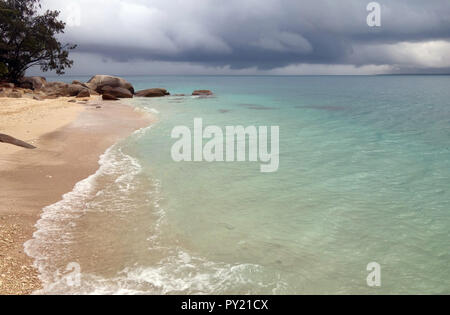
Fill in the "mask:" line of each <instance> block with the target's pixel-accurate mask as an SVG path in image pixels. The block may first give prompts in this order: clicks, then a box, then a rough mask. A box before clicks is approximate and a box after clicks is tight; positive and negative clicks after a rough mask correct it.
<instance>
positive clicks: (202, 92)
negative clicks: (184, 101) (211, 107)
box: [192, 90, 214, 96]
mask: <svg viewBox="0 0 450 315" xmlns="http://www.w3.org/2000/svg"><path fill="white" fill-rule="evenodd" d="M192 95H193V96H211V95H214V94H213V92H211V91H209V90H197V91H194V92H193V93H192Z"/></svg>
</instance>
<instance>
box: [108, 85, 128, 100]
mask: <svg viewBox="0 0 450 315" xmlns="http://www.w3.org/2000/svg"><path fill="white" fill-rule="evenodd" d="M101 94H109V95H112V96H115V97H117V98H133V94H131V92H130V91H129V90H127V89H124V88H120V87H116V88H113V87H110V86H105V87H103V88H102V90H101Z"/></svg>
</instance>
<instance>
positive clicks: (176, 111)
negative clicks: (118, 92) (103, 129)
mask: <svg viewBox="0 0 450 315" xmlns="http://www.w3.org/2000/svg"><path fill="white" fill-rule="evenodd" d="M123 77H124V78H125V79H127V80H128V81H129V82H131V83H132V84H133V85H134V87H135V89H136V90H140V89H146V88H154V87H160V88H166V89H168V90H169V91H170V92H171V94H172V96H168V97H165V98H133V99H129V100H123V102H124V103H127V104H129V105H130V106H133V107H134V108H135V110H137V111H145V112H148V113H150V114H151V115H153V116H154V117H155V119H156V122H155V123H154V124H153V125H151V126H149V127H147V128H144V129H141V130H139V131H137V132H135V133H134V134H132V135H131V136H129V137H128V138H126V139H124V140H122V141H120V142H118V143H116V144H115V145H113V146H112V147H110V148H109V149H108V150H107V151H106V152H105V153H104V154H103V155H102V156H101V157H100V159H99V168H98V170H97V172H96V173H95V174H92V175H91V176H90V177H89V178H86V179H84V180H83V181H81V182H79V183H77V184H76V186H75V187H74V188H73V190H72V191H71V192H69V193H67V194H66V195H64V196H62V197H61V201H59V202H57V203H56V204H53V205H49V206H48V207H46V208H44V209H43V210H42V217H41V219H40V220H39V222H38V223H37V225H36V233H35V234H34V236H33V239H31V240H29V241H28V242H27V243H26V245H25V249H26V252H27V253H28V255H30V256H31V257H32V258H33V259H34V261H35V265H36V266H37V267H38V269H39V272H40V276H41V279H42V281H43V285H44V287H43V289H42V290H40V291H38V292H36V293H40V294H148V295H158V294H168V295H172V294H181V295H184V294H195V295H197V294H198V295H203V294H218V295H223V294H258V295H259V294H269V295H272V294H274V295H282V294H294V295H297V294H298V295H300V294H450V76H123ZM75 79H77V80H82V81H87V80H88V79H89V77H63V78H58V79H57V80H65V81H67V82H71V81H72V80H75ZM199 89H208V90H211V91H213V92H214V96H212V97H193V96H191V94H192V92H193V91H194V90H199ZM183 94H184V95H183ZM196 118H197V119H198V118H201V119H202V121H203V124H204V126H217V127H219V128H223V129H224V130H225V128H226V127H227V126H244V127H248V126H256V127H259V126H278V127H279V168H278V170H277V171H276V172H272V173H263V172H261V170H260V163H255V162H251V161H243V162H237V161H236V162H206V161H203V162H176V161H174V159H173V157H172V154H171V152H172V151H171V150H172V147H173V145H174V144H175V143H176V141H177V140H176V139H174V138H172V131H173V130H174V128H176V127H179V126H185V127H187V128H190V129H191V130H193V128H194V119H196ZM374 266H375V267H374ZM374 279H375V280H376V281H374Z"/></svg>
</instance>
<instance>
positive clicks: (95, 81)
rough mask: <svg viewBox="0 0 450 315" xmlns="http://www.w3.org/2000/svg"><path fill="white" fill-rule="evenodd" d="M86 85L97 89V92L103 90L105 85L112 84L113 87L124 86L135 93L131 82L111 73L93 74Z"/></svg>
mask: <svg viewBox="0 0 450 315" xmlns="http://www.w3.org/2000/svg"><path fill="white" fill-rule="evenodd" d="M86 85H87V86H88V87H89V88H90V89H91V90H94V91H96V92H97V93H101V92H102V88H104V87H105V86H110V87H112V88H123V89H126V90H128V91H130V92H131V94H134V87H133V85H131V83H130V82H128V81H126V80H124V79H122V78H119V77H113V76H110V75H96V76H93V77H92V78H91V79H90V80H89V81H88V82H87V83H86Z"/></svg>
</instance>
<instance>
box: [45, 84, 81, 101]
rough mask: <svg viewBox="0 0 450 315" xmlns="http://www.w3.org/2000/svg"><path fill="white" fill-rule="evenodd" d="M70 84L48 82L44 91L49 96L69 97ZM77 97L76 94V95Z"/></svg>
mask: <svg viewBox="0 0 450 315" xmlns="http://www.w3.org/2000/svg"><path fill="white" fill-rule="evenodd" d="M68 88H69V84H67V83H63V82H48V83H47V84H46V85H45V87H44V88H43V89H42V91H43V92H44V93H45V94H46V95H47V96H56V97H60V96H69V89H68ZM75 95H76V94H75Z"/></svg>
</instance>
